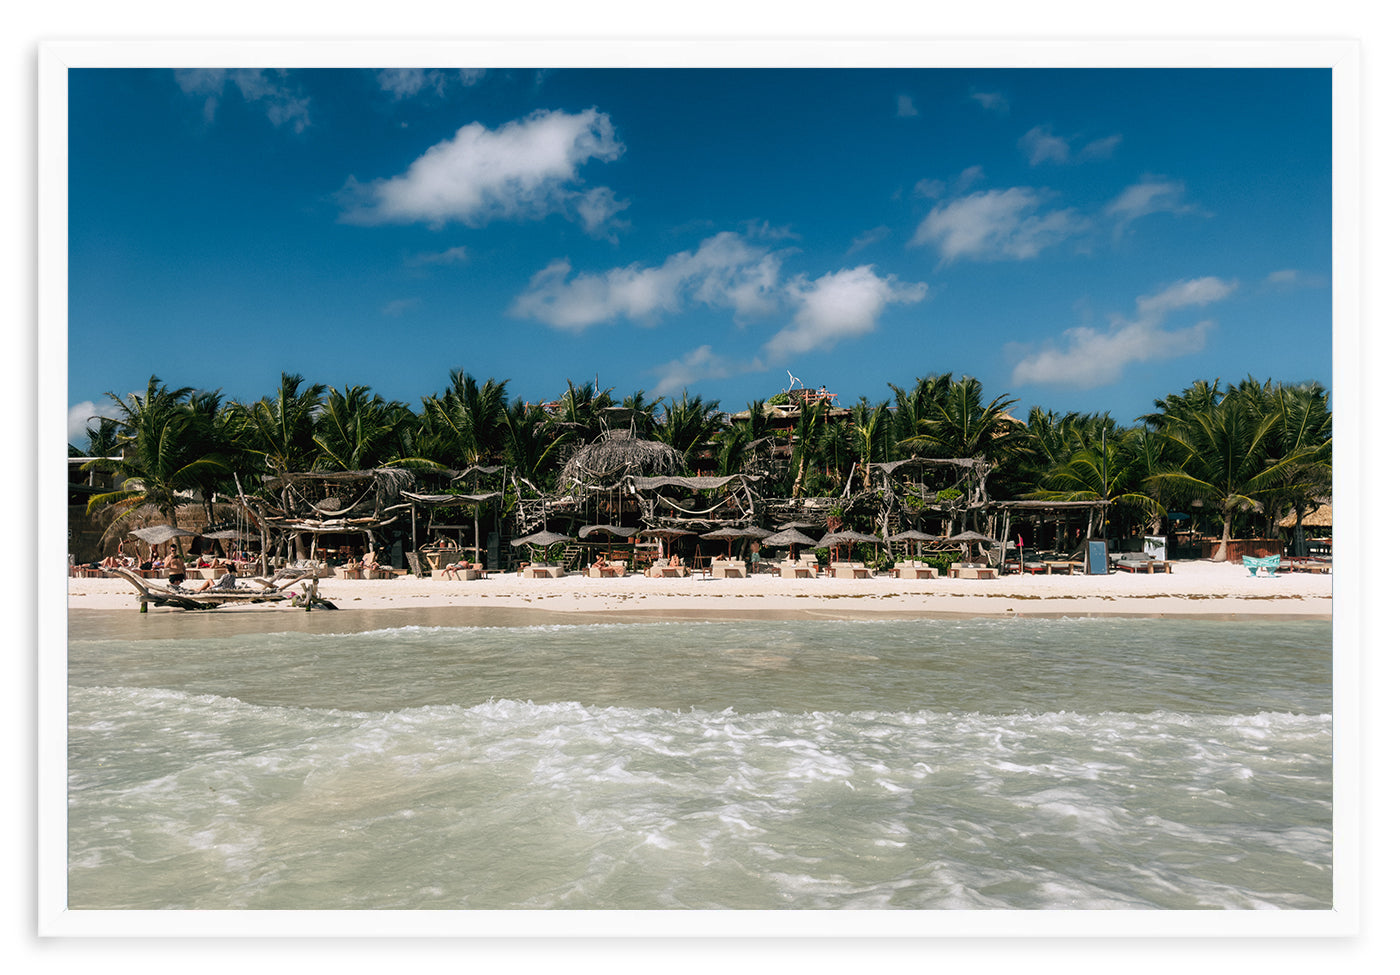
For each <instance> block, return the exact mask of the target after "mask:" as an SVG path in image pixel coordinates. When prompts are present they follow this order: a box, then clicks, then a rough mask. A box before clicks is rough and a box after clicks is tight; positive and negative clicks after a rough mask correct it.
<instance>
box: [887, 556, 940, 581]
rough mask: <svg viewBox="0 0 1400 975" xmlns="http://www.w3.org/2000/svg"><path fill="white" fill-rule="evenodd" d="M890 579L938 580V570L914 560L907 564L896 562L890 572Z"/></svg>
mask: <svg viewBox="0 0 1400 975" xmlns="http://www.w3.org/2000/svg"><path fill="white" fill-rule="evenodd" d="M890 577H891V578H894V579H937V578H938V569H937V568H936V567H935V566H932V565H929V564H927V563H925V562H915V561H913V560H912V559H911V560H909V561H906V562H896V563H895V566H894V568H893V569H891V570H890Z"/></svg>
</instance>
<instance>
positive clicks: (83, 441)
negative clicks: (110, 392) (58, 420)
mask: <svg viewBox="0 0 1400 975" xmlns="http://www.w3.org/2000/svg"><path fill="white" fill-rule="evenodd" d="M118 414H119V411H118V410H117V404H115V403H113V402H112V401H111V400H108V401H107V402H105V403H94V402H93V401H92V400H84V401H83V402H81V403H74V404H73V405H72V406H70V407H68V442H69V443H71V444H72V445H73V446H75V447H81V448H83V449H87V442H88V435H87V428H88V427H94V428H96V426H97V424H98V421H97V417H99V416H107V417H113V418H115V417H116V416H118Z"/></svg>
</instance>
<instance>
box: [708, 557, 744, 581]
mask: <svg viewBox="0 0 1400 975" xmlns="http://www.w3.org/2000/svg"><path fill="white" fill-rule="evenodd" d="M748 574H749V566H748V563H746V562H745V561H744V560H743V559H722V558H718V557H716V558H714V559H711V560H710V575H711V576H713V577H715V578H718V579H744V578H747V577H748Z"/></svg>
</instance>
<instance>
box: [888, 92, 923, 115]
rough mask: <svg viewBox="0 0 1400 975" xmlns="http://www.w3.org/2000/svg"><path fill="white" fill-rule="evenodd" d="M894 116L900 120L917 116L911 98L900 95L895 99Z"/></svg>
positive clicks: (916, 109) (917, 110) (917, 112)
mask: <svg viewBox="0 0 1400 975" xmlns="http://www.w3.org/2000/svg"><path fill="white" fill-rule="evenodd" d="M894 114H895V115H897V116H898V117H900V118H913V117H914V116H916V115H918V114H919V109H918V108H917V107H916V106H915V105H914V99H913V98H911V97H909V96H908V95H900V96H898V97H897V98H896V99H895V109H894Z"/></svg>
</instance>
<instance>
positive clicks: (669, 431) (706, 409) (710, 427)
mask: <svg viewBox="0 0 1400 975" xmlns="http://www.w3.org/2000/svg"><path fill="white" fill-rule="evenodd" d="M720 422H721V419H720V414H719V400H713V399H712V400H702V399H701V398H700V397H699V396H691V395H690V394H689V392H688V391H686V390H682V391H681V395H680V398H679V399H676V398H674V397H673V398H672V399H671V401H670V402H669V403H667V404H666V405H665V406H664V407H663V408H662V410H661V422H660V423H659V424H658V426H657V428H656V439H658V440H660V441H661V442H662V443H664V444H667V445H668V446H670V447H672V448H674V449H676V450H678V451H680V452H681V454H682V455H683V456H684V457H685V464H686V467H688V468H690V469H691V470H694V468H695V458H696V456H697V455H698V454H699V452H700V449H701V448H703V447H705V446H706V445H708V444H709V442H710V438H711V437H713V436H714V435H715V434H716V433H717V432H718V431H719V428H720Z"/></svg>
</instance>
